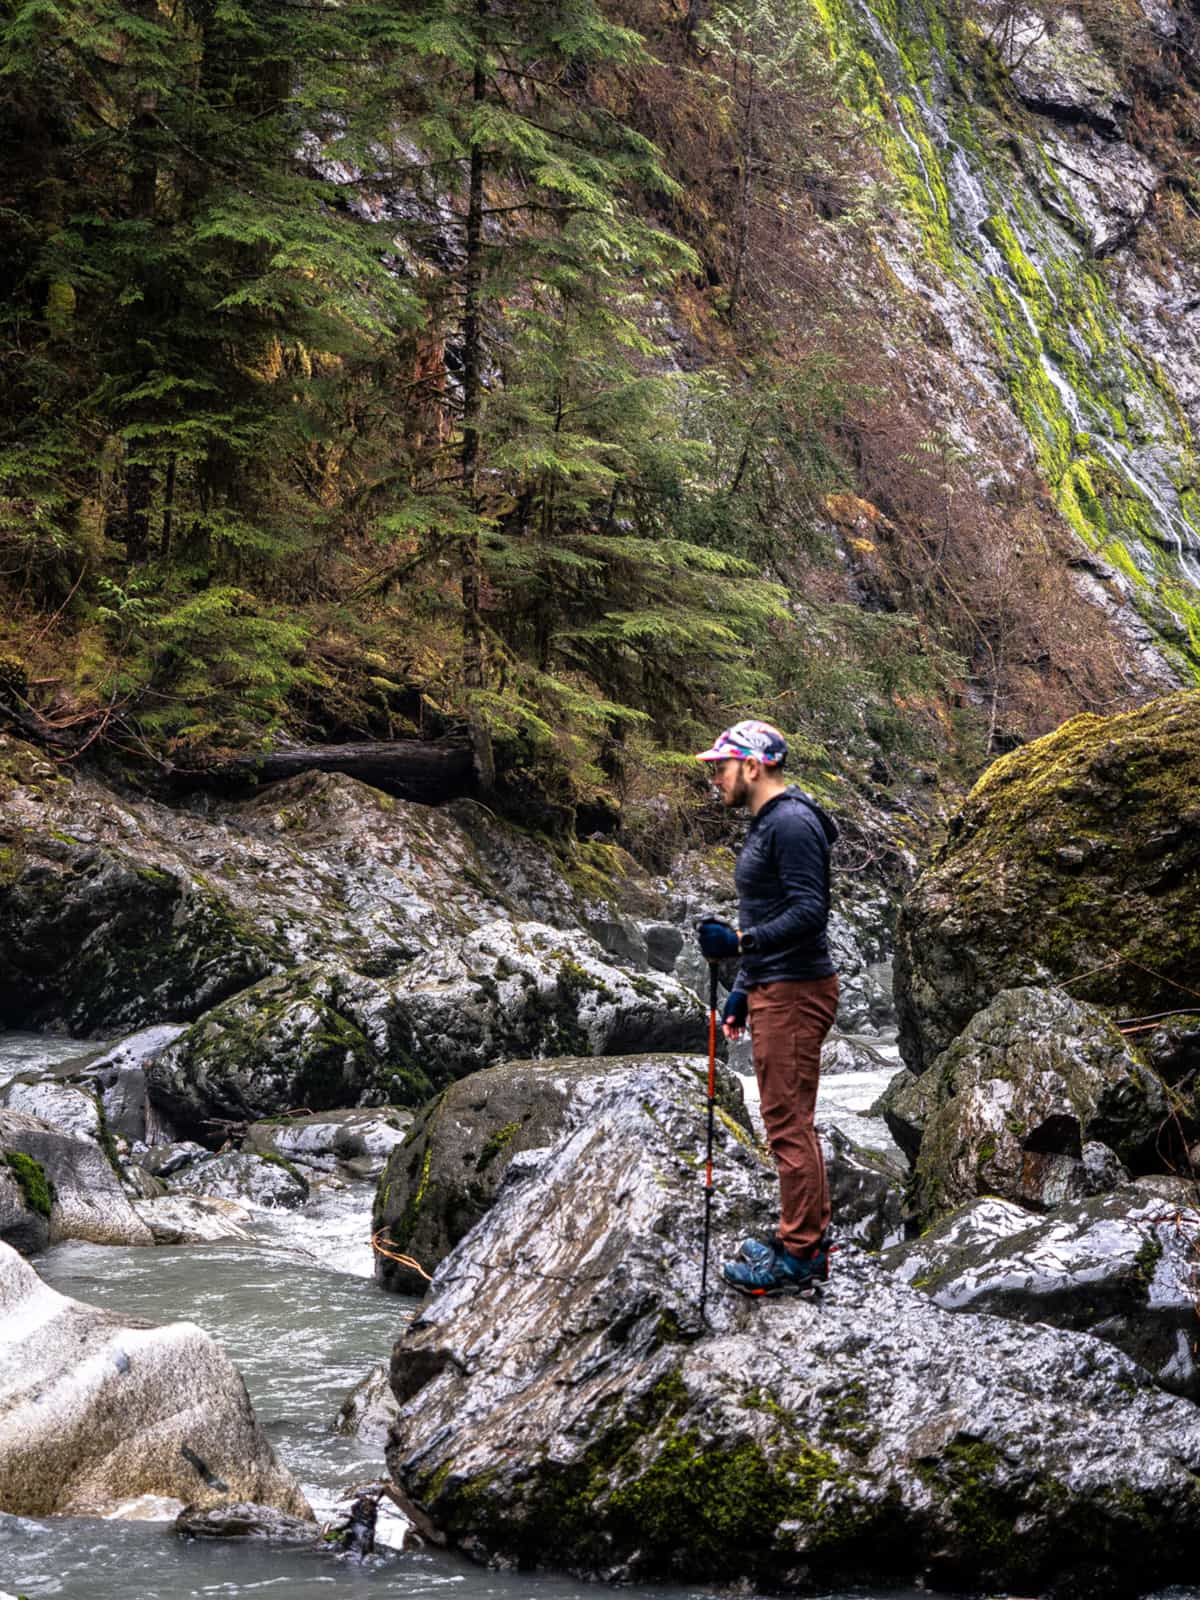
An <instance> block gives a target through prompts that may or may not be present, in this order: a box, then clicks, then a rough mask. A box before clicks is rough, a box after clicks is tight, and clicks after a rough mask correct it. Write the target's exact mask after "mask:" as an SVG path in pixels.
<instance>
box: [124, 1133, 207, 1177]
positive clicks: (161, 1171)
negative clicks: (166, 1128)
mask: <svg viewBox="0 0 1200 1600" xmlns="http://www.w3.org/2000/svg"><path fill="white" fill-rule="evenodd" d="M211 1154H212V1152H211V1151H210V1150H209V1149H208V1147H207V1146H206V1145H202V1144H198V1143H197V1142H196V1141H195V1140H194V1139H180V1140H178V1141H176V1142H175V1143H173V1144H157V1145H152V1146H150V1147H149V1148H145V1149H138V1150H137V1151H136V1154H135V1157H134V1159H135V1160H136V1161H137V1163H138V1164H139V1165H140V1166H141V1167H143V1168H144V1169H145V1171H147V1172H148V1173H150V1174H151V1175H152V1176H153V1177H156V1178H161V1179H164V1180H168V1181H169V1180H170V1179H171V1178H173V1177H174V1176H175V1174H176V1173H178V1172H182V1171H183V1169H184V1167H188V1166H191V1164H192V1163H193V1162H194V1161H203V1160H204V1159H205V1157H207V1156H209V1155H211Z"/></svg>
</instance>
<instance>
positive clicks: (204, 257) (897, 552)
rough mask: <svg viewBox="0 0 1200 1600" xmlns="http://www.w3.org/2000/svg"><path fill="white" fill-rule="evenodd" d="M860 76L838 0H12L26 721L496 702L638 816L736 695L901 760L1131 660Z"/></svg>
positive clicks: (678, 814)
mask: <svg viewBox="0 0 1200 1600" xmlns="http://www.w3.org/2000/svg"><path fill="white" fill-rule="evenodd" d="M946 20H947V22H948V25H949V26H950V27H951V28H952V29H953V30H956V32H955V38H956V48H958V49H960V50H961V51H962V52H963V54H964V56H970V55H974V56H975V57H977V58H979V59H980V61H981V62H983V64H985V65H986V61H984V58H985V57H986V56H987V54H988V52H989V50H992V48H993V46H992V45H991V44H990V43H989V39H988V35H987V33H986V31H981V30H980V29H979V28H978V27H976V26H973V25H972V24H970V23H969V21H967V20H965V19H964V17H963V16H962V15H961V14H959V13H958V12H957V11H955V10H954V9H953V8H951V9H950V10H948V12H947V18H946ZM1110 21H1111V19H1110ZM856 70H857V69H856V67H855V64H854V62H853V60H852V59H851V60H843V59H841V58H839V54H838V51H837V50H836V49H835V48H833V47H832V46H831V44H830V40H829V37H828V36H827V33H826V31H825V28H824V25H823V23H822V17H821V13H820V12H819V11H818V10H816V9H814V8H813V7H812V6H811V5H809V4H808V3H807V0H732V3H729V4H720V3H717V0H711V3H700V0H674V3H673V0H603V3H601V0H522V3H516V0H511V3H510V0H428V3H423V0H412V3H401V0H369V3H366V4H354V3H346V4H337V5H334V4H323V3H320V0H313V3H311V4H293V3H282V0H91V3H78V0H5V3H4V4H3V5H2V6H0V151H2V154H0V599H2V616H0V709H2V711H3V715H4V717H5V718H6V719H7V720H8V721H9V723H10V724H12V725H14V726H15V727H17V728H18V729H19V730H20V731H22V732H24V733H25V734H31V733H32V734H33V735H34V736H36V737H39V738H41V739H43V740H45V741H46V742H47V743H48V744H49V745H50V747H51V748H52V749H53V750H55V752H56V753H57V754H58V755H59V756H60V757H61V758H63V759H72V760H74V759H79V758H81V757H87V758H89V759H90V758H92V757H97V756H101V755H103V757H104V759H106V760H108V761H109V762H110V763H111V762H121V763H124V764H125V766H126V769H127V770H129V771H131V772H132V771H137V772H141V773H149V774H153V773H155V772H158V773H163V772H166V771H168V770H169V771H172V772H174V773H179V772H187V771H190V770H198V769H201V768H203V767H204V766H205V764H206V763H210V762H212V761H213V760H219V759H220V758H222V757H224V756H227V755H228V754H229V753H231V752H238V751H240V752H247V751H254V750H258V749H264V748H269V747H271V746H272V745H273V744H278V743H279V742H281V741H282V742H285V743H286V742H300V743H306V744H316V743H322V742H328V741H340V740H393V739H410V738H423V739H437V738H458V739H464V740H469V741H470V742H471V746H472V750H473V754H474V759H475V763H476V768H477V771H478V774H479V780H480V783H481V784H482V786H483V788H484V789H485V790H486V789H489V788H494V789H495V790H496V792H498V793H499V794H500V795H502V796H507V797H508V803H509V804H510V806H512V807H515V809H517V810H520V809H521V806H522V805H523V804H524V805H526V806H529V805H534V804H535V801H534V797H535V796H536V805H537V806H541V807H548V808H550V810H551V811H553V812H554V813H555V814H556V815H557V816H558V817H559V818H560V819H562V818H565V819H566V820H567V821H568V822H569V821H570V819H571V818H572V817H573V816H575V815H578V816H579V817H581V818H585V819H587V820H588V821H589V822H595V821H596V820H597V819H599V820H601V821H603V823H604V825H605V826H610V825H612V823H613V821H615V814H616V812H617V811H620V813H621V827H622V829H623V832H624V836H625V837H626V839H627V841H628V842H631V843H633V844H634V845H635V847H636V846H637V845H638V844H639V843H640V844H641V845H642V846H643V847H644V848H646V849H648V850H650V851H651V853H653V851H654V849H655V848H661V847H662V844H663V842H664V840H665V839H667V838H668V837H674V836H675V835H676V834H677V833H678V832H679V831H680V830H685V829H686V827H687V819H688V817H689V816H690V815H691V814H692V812H693V811H694V809H695V807H696V805H697V804H698V803H699V801H700V800H701V799H702V797H703V792H704V791H703V785H702V783H701V780H700V778H699V776H698V775H697V773H696V772H695V769H694V764H693V763H692V762H691V760H690V752H691V751H692V750H694V749H696V748H699V744H698V743H697V741H703V740H706V739H707V738H708V737H709V736H710V735H711V733H712V732H713V731H714V730H715V728H716V727H719V726H721V725H723V724H725V723H728V722H731V721H733V720H734V719H736V718H737V717H738V716H740V715H743V714H748V713H756V714H763V715H767V716H770V717H771V718H772V719H773V720H775V721H776V722H778V723H780V724H781V725H782V726H783V727H784V728H785V729H786V730H787V731H788V733H789V734H790V735H791V736H792V738H793V739H794V741H795V744H796V747H797V750H798V755H799V760H798V766H799V769H800V776H801V779H802V781H805V782H806V783H808V784H809V785H810V786H811V787H814V788H816V789H818V790H828V789H830V788H835V789H837V788H840V789H841V790H842V791H843V792H844V793H845V792H851V791H853V792H855V793H858V794H860V795H863V796H867V797H874V798H875V799H878V798H879V797H880V795H881V794H882V795H884V796H886V794H887V792H889V791H896V790H897V789H905V788H908V789H911V788H912V787H913V786H914V785H916V784H918V783H919V782H921V781H925V780H928V779H931V778H932V777H937V776H942V777H947V776H948V777H949V778H950V780H951V781H954V780H955V779H957V778H961V777H964V776H969V775H971V774H972V773H973V772H975V771H977V770H978V768H979V767H980V766H981V765H982V764H983V762H985V761H986V760H987V759H988V758H989V756H990V755H991V754H993V753H994V752H995V751H997V750H999V749H1003V748H1008V747H1010V746H1011V745H1012V744H1014V743H1017V742H1019V741H1021V740H1022V739H1025V738H1028V737H1029V736H1031V735H1034V734H1037V733H1039V732H1041V731H1044V730H1045V729H1047V728H1049V727H1051V726H1054V725H1056V724H1057V723H1058V722H1059V721H1061V720H1062V718H1063V717H1064V716H1066V715H1068V714H1071V713H1073V712H1075V711H1077V710H1082V709H1095V710H1107V709H1113V708H1115V707H1116V706H1118V705H1122V704H1128V703H1129V702H1130V701H1131V700H1132V699H1136V698H1138V697H1139V696H1140V695H1142V694H1143V693H1144V692H1145V691H1146V685H1145V683H1144V682H1143V681H1142V680H1141V679H1140V678H1139V676H1138V672H1137V669H1136V667H1135V665H1134V662H1133V658H1132V657H1131V654H1130V650H1129V647H1128V644H1127V642H1126V640H1125V639H1124V638H1123V637H1122V636H1121V635H1120V634H1119V633H1117V632H1115V631H1114V630H1113V625H1112V623H1111V622H1110V620H1109V618H1108V616H1107V615H1106V613H1105V612H1103V611H1102V610H1100V609H1098V608H1096V607H1095V606H1093V605H1091V604H1089V603H1087V602H1085V601H1084V599H1083V598H1082V597H1081V596H1080V594H1079V593H1078V592H1077V591H1076V589H1075V587H1074V585H1073V581H1072V573H1071V569H1070V561H1071V559H1072V555H1073V552H1074V546H1073V543H1072V536H1071V535H1070V533H1069V531H1068V530H1067V528H1066V527H1065V525H1064V524H1063V523H1062V521H1061V519H1060V518H1059V516H1058V514H1057V513H1056V512H1055V510H1054V509H1053V505H1052V503H1051V500H1050V497H1049V495H1048V494H1047V492H1046V486H1045V484H1044V483H1042V482H1041V481H1040V480H1039V478H1038V477H1037V474H1036V472H1035V471H1034V470H1033V468H1032V466H1025V465H1022V464H1020V463H1013V464H1012V470H1011V472H1010V473H1009V474H1008V477H1007V480H1006V481H1005V482H1004V483H1003V484H997V483H995V482H990V483H989V482H988V481H987V479H986V477H985V476H984V475H982V474H981V473H980V472H979V471H978V470H977V465H976V464H975V463H973V462H972V461H971V460H970V459H969V458H968V457H967V456H966V455H965V454H964V453H963V452H962V450H961V448H959V447H958V446H957V445H956V443H955V439H954V435H953V432H952V430H950V429H948V428H947V426H946V422H945V417H944V415H943V412H942V408H941V406H940V405H939V403H938V397H937V396H936V395H933V394H931V393H930V391H929V386H928V384H927V383H925V382H923V366H922V361H923V348H924V343H925V340H926V337H927V329H926V328H925V327H924V325H923V324H922V321H921V318H920V317H919V316H918V315H917V314H916V313H915V312H914V311H913V310H912V308H911V307H910V306H909V305H908V304H907V302H906V300H905V298H904V296H903V294H902V292H901V290H900V288H899V286H898V285H897V284H896V283H895V281H894V279H893V278H892V277H891V275H890V274H889V273H888V271H887V270H886V267H885V265H884V264H883V262H882V259H881V257H880V255H879V252H878V250H877V247H876V242H877V240H878V238H879V236H880V234H881V233H882V232H883V231H885V230H887V229H889V228H891V227H893V226H895V225H896V224H897V219H898V218H899V217H900V215H901V212H902V208H903V196H902V194H900V193H899V192H898V190H897V187H896V185H895V184H894V183H893V182H892V181H891V180H890V178H889V175H888V173H887V170H886V168H885V167H884V166H883V164H882V163H881V161H880V158H879V156H878V154H877V152H876V150H875V148H874V146H873V144H872V142H871V139H870V136H869V135H870V129H869V123H868V120H867V119H866V118H865V117H864V116H862V115H861V114H860V110H859V106H858V92H857V90H856V85H855V73H856ZM992 76H993V78H994V79H995V78H997V74H995V73H993V74H992ZM995 92H996V93H997V94H1003V92H1004V88H1003V84H1002V83H1001V82H997V87H996V90H995ZM1181 226H1182V227H1184V229H1185V231H1186V229H1187V227H1188V223H1187V221H1186V218H1185V219H1184V221H1183V222H1182V223H1181ZM1191 247H1192V248H1195V240H1192V243H1191ZM538 814H539V815H540V814H541V813H538Z"/></svg>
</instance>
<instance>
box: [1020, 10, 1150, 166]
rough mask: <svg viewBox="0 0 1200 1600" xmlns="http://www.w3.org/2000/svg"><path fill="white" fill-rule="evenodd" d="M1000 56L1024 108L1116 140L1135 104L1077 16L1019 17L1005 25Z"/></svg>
mask: <svg viewBox="0 0 1200 1600" xmlns="http://www.w3.org/2000/svg"><path fill="white" fill-rule="evenodd" d="M999 43H1000V48H1001V52H1002V54H1003V56H1004V58H1005V60H1006V62H1007V64H1008V65H1009V66H1010V67H1011V69H1012V80H1013V86H1014V87H1015V89H1016V91H1017V93H1018V94H1019V95H1020V97H1021V99H1022V100H1024V102H1025V104H1026V105H1028V106H1030V107H1031V108H1032V109H1033V110H1035V111H1041V112H1044V113H1047V114H1049V115H1051V116H1054V117H1061V118H1062V119H1064V120H1065V121H1068V122H1087V123H1090V124H1091V125H1092V126H1093V127H1095V128H1097V129H1099V131H1100V132H1101V133H1103V134H1105V135H1107V136H1108V137H1110V138H1111V137H1113V136H1114V135H1115V134H1116V133H1117V132H1118V130H1119V128H1120V125H1121V122H1122V121H1123V119H1124V117H1125V116H1126V115H1127V113H1128V112H1129V110H1130V109H1131V106H1132V102H1131V101H1130V100H1129V98H1128V96H1127V93H1126V91H1125V89H1124V87H1123V86H1122V84H1121V82H1120V80H1119V79H1118V78H1117V75H1116V73H1115V72H1114V71H1113V69H1112V68H1111V67H1110V66H1109V65H1108V63H1107V61H1105V59H1104V57H1103V55H1101V53H1100V52H1099V51H1098V50H1097V49H1096V47H1095V45H1094V44H1093V43H1092V40H1091V39H1090V37H1089V36H1088V31H1087V28H1086V27H1085V26H1084V23H1083V19H1082V18H1081V17H1080V16H1079V14H1078V12H1075V11H1063V12H1058V11H1054V12H1045V13H1043V12H1041V11H1037V10H1030V11H1026V12H1018V13H1017V14H1016V15H1015V16H1012V17H1010V18H1009V19H1008V20H1006V22H1005V23H1004V24H1002V25H1001V31H1000V36H999Z"/></svg>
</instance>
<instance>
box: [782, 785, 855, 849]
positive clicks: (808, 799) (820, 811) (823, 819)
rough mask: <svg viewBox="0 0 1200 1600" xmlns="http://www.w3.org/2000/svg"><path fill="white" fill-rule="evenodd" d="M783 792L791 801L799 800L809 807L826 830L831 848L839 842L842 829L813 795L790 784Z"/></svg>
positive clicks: (826, 836)
mask: <svg viewBox="0 0 1200 1600" xmlns="http://www.w3.org/2000/svg"><path fill="white" fill-rule="evenodd" d="M783 792H784V794H785V795H788V796H789V797H790V798H791V799H793V800H799V801H801V802H802V803H803V804H804V805H806V806H807V807H808V809H809V810H810V811H811V812H812V813H813V815H814V816H815V817H816V819H817V821H818V822H819V823H820V824H821V827H822V828H823V829H824V831H825V838H826V841H827V842H828V843H829V845H830V846H832V845H833V844H834V843H835V842H836V841H837V838H838V835H839V834H840V833H841V829H840V828H839V827H838V825H837V823H836V822H835V821H834V820H833V818H832V817H831V816H830V815H829V813H828V811H826V810H825V808H824V806H821V805H818V804H817V802H816V801H815V800H814V799H813V797H812V795H810V794H805V792H804V790H803V789H798V788H797V787H796V785H795V784H794V783H789V784H788V786H787V788H786V789H785V790H784V791H783Z"/></svg>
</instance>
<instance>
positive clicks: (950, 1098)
mask: <svg viewBox="0 0 1200 1600" xmlns="http://www.w3.org/2000/svg"><path fill="white" fill-rule="evenodd" d="M924 1079H927V1080H929V1081H928V1082H927V1083H925V1082H923V1084H922V1086H921V1089H920V1094H921V1098H922V1103H923V1105H924V1106H925V1107H926V1108H927V1115H926V1118H925V1122H924V1127H923V1131H922V1135H921V1142H920V1148H919V1150H918V1152H917V1157H916V1165H915V1168H914V1173H913V1183H912V1187H911V1198H912V1203H913V1207H914V1210H915V1213H916V1215H917V1216H918V1217H919V1218H920V1219H921V1220H922V1221H923V1222H926V1223H928V1222H930V1221H932V1220H933V1218H934V1217H936V1216H938V1215H940V1214H941V1213H943V1212H945V1211H947V1210H950V1209H951V1208H953V1207H955V1206H957V1205H961V1204H962V1202H963V1201H965V1200H970V1199H973V1198H974V1197H975V1196H976V1195H979V1194H987V1193H991V1194H998V1195H1000V1196H1001V1197H1002V1198H1004V1199H1007V1200H1016V1201H1019V1202H1021V1203H1022V1204H1024V1205H1027V1206H1033V1207H1035V1208H1036V1209H1038V1210H1048V1209H1050V1208H1052V1207H1054V1206H1056V1205H1061V1204H1062V1203H1063V1201H1065V1200H1070V1199H1075V1198H1078V1197H1079V1196H1081V1195H1084V1194H1088V1193H1090V1192H1092V1191H1093V1188H1094V1186H1095V1185H1096V1184H1097V1183H1099V1184H1107V1183H1110V1182H1111V1181H1112V1179H1113V1177H1114V1176H1116V1175H1117V1174H1119V1171H1120V1168H1119V1166H1118V1165H1116V1164H1113V1163H1106V1162H1105V1161H1104V1160H1103V1159H1096V1158H1095V1156H1093V1158H1092V1159H1091V1160H1089V1161H1087V1162H1085V1160H1084V1147H1085V1146H1086V1145H1089V1144H1093V1143H1095V1144H1099V1145H1102V1146H1106V1147H1107V1148H1108V1149H1109V1150H1111V1151H1113V1152H1115V1154H1116V1156H1117V1157H1119V1158H1120V1161H1122V1162H1124V1163H1125V1164H1126V1165H1128V1166H1129V1167H1131V1168H1132V1170H1134V1171H1135V1172H1146V1171H1151V1170H1154V1169H1155V1168H1157V1167H1158V1166H1159V1164H1160V1160H1159V1157H1158V1140H1159V1136H1160V1133H1161V1132H1162V1130H1163V1129H1164V1127H1165V1125H1166V1123H1167V1120H1168V1107H1167V1101H1166V1096H1165V1093H1164V1090H1163V1086H1162V1084H1161V1082H1160V1080H1159V1079H1158V1078H1157V1077H1155V1075H1154V1074H1153V1073H1152V1072H1150V1071H1149V1069H1148V1068H1147V1067H1146V1066H1145V1065H1144V1063H1143V1062H1142V1061H1141V1060H1140V1059H1139V1058H1138V1057H1137V1056H1136V1055H1135V1054H1134V1052H1133V1051H1132V1049H1131V1048H1130V1046H1129V1045H1128V1043H1127V1042H1126V1040H1125V1039H1124V1038H1123V1037H1122V1035H1121V1034H1120V1032H1119V1031H1118V1029H1117V1028H1116V1026H1115V1025H1114V1024H1113V1023H1112V1022H1111V1021H1110V1020H1109V1018H1108V1017H1107V1016H1106V1015H1105V1014H1104V1012H1102V1011H1101V1010H1100V1009H1099V1008H1098V1007H1096V1006H1087V1005H1080V1004H1078V1003H1077V1002H1076V1001H1074V1000H1072V999H1071V997H1070V996H1069V995H1067V994H1064V993H1063V992H1062V991H1061V990H1050V989H1009V990H1006V991H1005V992H1004V993H1003V994H1000V995H998V996H997V997H996V999H995V1000H994V1001H993V1002H992V1004H991V1005H989V1006H988V1007H987V1008H986V1009H985V1010H983V1011H981V1012H979V1013H978V1015H977V1016H975V1017H973V1018H972V1020H971V1022H970V1023H969V1024H968V1025H967V1027H966V1028H965V1029H964V1030H963V1033H962V1035H961V1036H960V1037H959V1038H958V1039H957V1040H956V1041H955V1042H954V1044H952V1045H951V1046H950V1048H949V1049H948V1050H946V1051H945V1052H944V1053H943V1054H942V1055H941V1056H939V1057H938V1059H937V1060H936V1061H935V1062H934V1064H933V1066H932V1067H930V1068H929V1071H928V1072H927V1073H925V1074H924ZM894 1114H895V1113H894V1111H893V1115H894Z"/></svg>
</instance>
